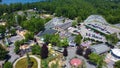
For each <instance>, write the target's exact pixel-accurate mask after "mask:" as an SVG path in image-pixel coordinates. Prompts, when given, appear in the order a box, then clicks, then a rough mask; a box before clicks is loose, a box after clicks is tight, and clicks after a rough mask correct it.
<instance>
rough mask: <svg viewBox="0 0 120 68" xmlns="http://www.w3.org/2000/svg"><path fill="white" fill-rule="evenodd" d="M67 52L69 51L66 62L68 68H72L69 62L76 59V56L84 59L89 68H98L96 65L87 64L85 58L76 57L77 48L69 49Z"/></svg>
mask: <svg viewBox="0 0 120 68" xmlns="http://www.w3.org/2000/svg"><path fill="white" fill-rule="evenodd" d="M67 50H68V56H67V60H66V65H67V66H66V68H71V65H70V63H69V61H70V59H72V58H74V57H75V56H77V57H78V58H81V59H83V60H84V61H85V63H86V67H87V68H96V67H95V66H94V65H91V64H89V63H88V62H87V60H86V59H85V58H83V57H82V56H79V55H76V47H68V49H67Z"/></svg>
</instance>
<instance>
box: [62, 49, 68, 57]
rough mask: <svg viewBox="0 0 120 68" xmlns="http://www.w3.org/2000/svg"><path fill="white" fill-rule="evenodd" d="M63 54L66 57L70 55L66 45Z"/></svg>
mask: <svg viewBox="0 0 120 68" xmlns="http://www.w3.org/2000/svg"><path fill="white" fill-rule="evenodd" d="M63 56H64V57H67V56H68V51H67V48H66V47H65V48H64V51H63Z"/></svg>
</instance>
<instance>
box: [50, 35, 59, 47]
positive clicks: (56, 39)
mask: <svg viewBox="0 0 120 68" xmlns="http://www.w3.org/2000/svg"><path fill="white" fill-rule="evenodd" d="M50 42H51V43H52V44H53V45H55V46H59V45H60V37H59V34H53V35H51V40H50Z"/></svg>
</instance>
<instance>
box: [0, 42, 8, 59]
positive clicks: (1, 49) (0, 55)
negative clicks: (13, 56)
mask: <svg viewBox="0 0 120 68" xmlns="http://www.w3.org/2000/svg"><path fill="white" fill-rule="evenodd" d="M7 54H8V51H6V50H5V48H4V47H3V46H2V45H1V44H0V60H4V59H5V56H6V55H7Z"/></svg>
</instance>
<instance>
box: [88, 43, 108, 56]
mask: <svg viewBox="0 0 120 68" xmlns="http://www.w3.org/2000/svg"><path fill="white" fill-rule="evenodd" d="M90 49H91V50H92V52H94V53H97V54H103V53H105V52H108V51H110V47H108V46H107V45H105V44H98V45H93V46H91V47H90Z"/></svg>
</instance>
